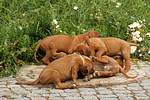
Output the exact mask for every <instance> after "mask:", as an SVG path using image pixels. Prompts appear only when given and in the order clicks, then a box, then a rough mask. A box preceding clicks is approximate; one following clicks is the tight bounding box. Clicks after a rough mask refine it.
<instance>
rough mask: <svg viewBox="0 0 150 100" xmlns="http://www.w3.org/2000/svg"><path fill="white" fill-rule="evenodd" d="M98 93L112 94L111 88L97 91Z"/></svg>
mask: <svg viewBox="0 0 150 100" xmlns="http://www.w3.org/2000/svg"><path fill="white" fill-rule="evenodd" d="M98 93H99V94H113V92H112V91H111V90H104V91H98Z"/></svg>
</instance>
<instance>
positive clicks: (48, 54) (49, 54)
mask: <svg viewBox="0 0 150 100" xmlns="http://www.w3.org/2000/svg"><path fill="white" fill-rule="evenodd" d="M51 58H52V55H51V51H50V50H49V51H46V55H45V57H44V58H43V59H42V61H43V62H44V63H45V64H46V65H48V64H50V61H49V60H50V59H51Z"/></svg>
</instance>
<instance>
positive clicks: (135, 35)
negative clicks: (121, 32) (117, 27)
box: [131, 31, 140, 37]
mask: <svg viewBox="0 0 150 100" xmlns="http://www.w3.org/2000/svg"><path fill="white" fill-rule="evenodd" d="M131 34H132V35H133V36H134V37H140V31H136V32H132V33H131Z"/></svg>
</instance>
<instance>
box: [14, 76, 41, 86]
mask: <svg viewBox="0 0 150 100" xmlns="http://www.w3.org/2000/svg"><path fill="white" fill-rule="evenodd" d="M39 82H40V78H39V77H38V78H37V79H36V80H35V81H33V82H28V83H22V82H17V83H15V84H18V85H21V84H23V85H35V84H37V83H39Z"/></svg>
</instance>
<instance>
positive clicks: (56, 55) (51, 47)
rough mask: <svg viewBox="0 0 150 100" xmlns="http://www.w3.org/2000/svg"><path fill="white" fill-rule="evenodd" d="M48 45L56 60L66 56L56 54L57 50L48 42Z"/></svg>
mask: <svg viewBox="0 0 150 100" xmlns="http://www.w3.org/2000/svg"><path fill="white" fill-rule="evenodd" d="M49 45H50V49H51V52H52V56H53V58H55V59H58V58H61V57H64V56H66V54H65V53H63V52H60V53H57V52H56V51H57V48H56V47H55V45H54V44H53V43H52V42H50V44H49Z"/></svg>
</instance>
